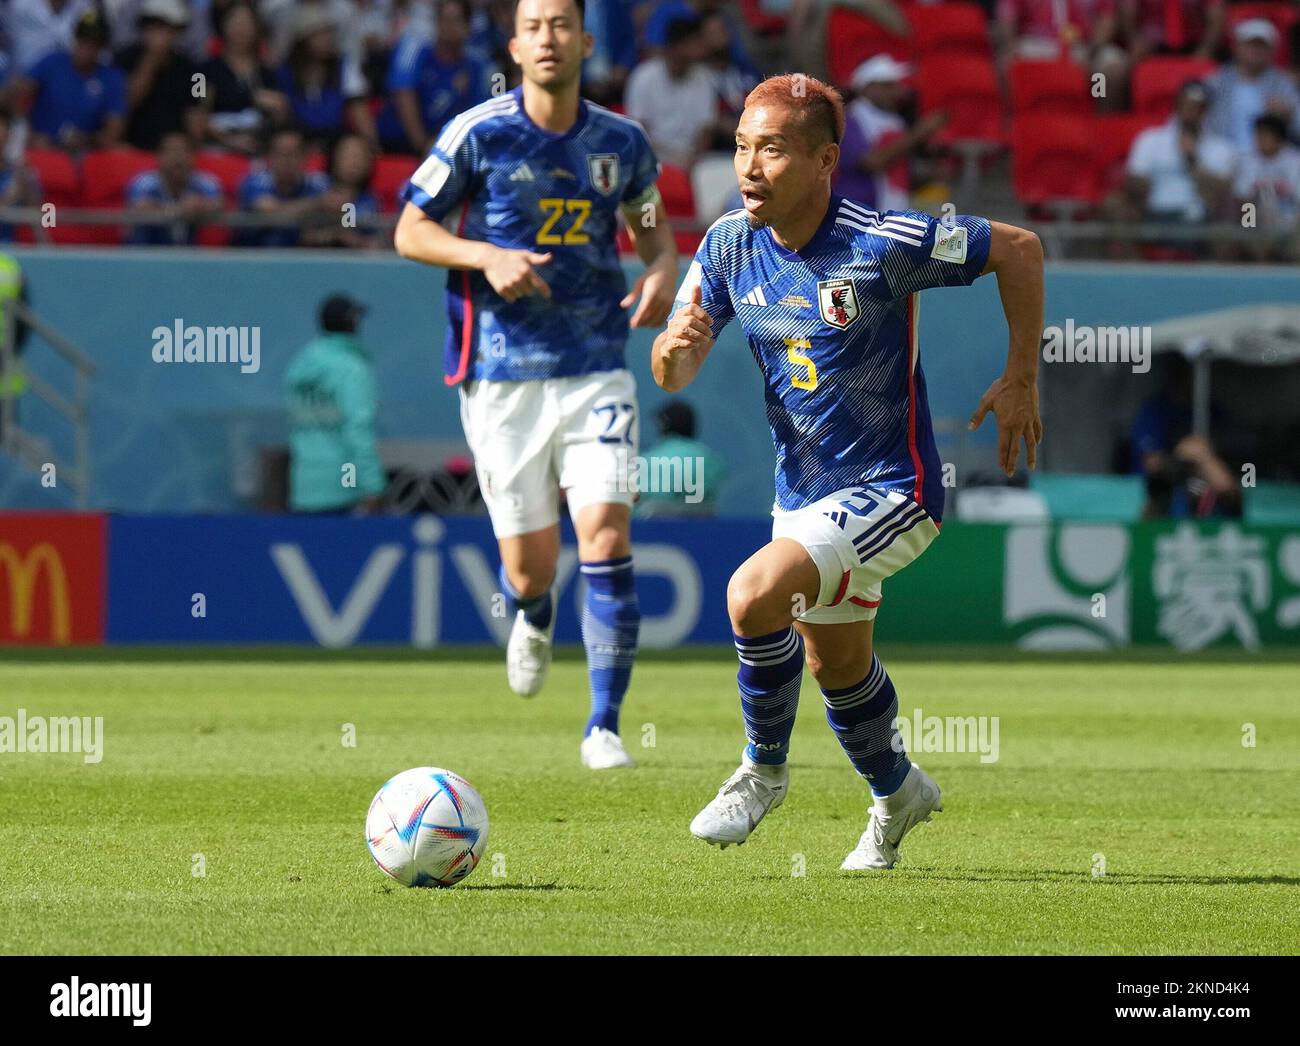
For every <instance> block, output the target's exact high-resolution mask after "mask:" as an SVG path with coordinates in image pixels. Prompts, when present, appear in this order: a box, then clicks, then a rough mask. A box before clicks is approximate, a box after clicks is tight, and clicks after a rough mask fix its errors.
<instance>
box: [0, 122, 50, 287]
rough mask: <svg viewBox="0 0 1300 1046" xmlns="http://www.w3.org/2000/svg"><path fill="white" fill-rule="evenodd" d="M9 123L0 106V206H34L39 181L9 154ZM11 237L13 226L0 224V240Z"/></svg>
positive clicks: (39, 194)
mask: <svg viewBox="0 0 1300 1046" xmlns="http://www.w3.org/2000/svg"><path fill="white" fill-rule="evenodd" d="M11 124H12V117H11V116H10V115H9V110H8V109H5V108H3V107H0V207H36V206H38V205H39V204H40V202H41V182H40V179H39V178H37V177H36V172H35V171H33V170H32V169H31V168H30V167H29V166H27V164H26V163H25V162H24V161H23V160H22V159H21V157H18V158H14V157H11V156H10V155H9V153H10V149H9V130H10V127H11ZM13 238H14V228H13V226H12V225H0V241H3V242H5V243H8V242H10V241H11V240H13ZM0 282H2V281H0Z"/></svg>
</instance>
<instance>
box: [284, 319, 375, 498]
mask: <svg viewBox="0 0 1300 1046" xmlns="http://www.w3.org/2000/svg"><path fill="white" fill-rule="evenodd" d="M365 311H366V310H365V307H364V306H362V305H360V304H358V303H357V302H355V301H353V300H352V299H351V298H349V297H348V296H347V295H344V294H334V295H331V296H330V297H329V298H327V299H325V301H324V302H322V303H321V308H320V334H319V336H318V337H316V338H315V339H314V340H313V341H311V342H310V343H309V344H308V345H307V346H306V347H304V348H303V349H301V350H300V351H299V352H298V353H297V355H295V356H294V357H293V359H292V360H290V362H289V367H288V370H287V371H286V373H285V396H286V401H287V406H288V412H289V427H290V435H289V462H290V463H289V507H290V509H292V510H293V511H294V512H306V513H314V514H319V515H339V514H347V513H353V512H357V511H366V512H373V511H377V510H378V508H379V506H380V495H381V494H382V493H383V491H384V486H385V478H384V470H383V466H382V465H381V464H380V461H379V448H378V441H377V439H376V435H375V425H376V418H377V415H378V409H379V395H378V385H377V382H376V379H375V369H374V364H373V363H372V362H371V357H370V353H369V351H368V350H367V349H366V347H365V345H364V344H363V343H362V341H361V339H360V338H359V337H358V336H357V328H358V326H359V325H360V322H361V317H362V316H363V315H364V314H365Z"/></svg>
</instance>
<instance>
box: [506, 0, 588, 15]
mask: <svg viewBox="0 0 1300 1046" xmlns="http://www.w3.org/2000/svg"><path fill="white" fill-rule="evenodd" d="M573 2H574V3H575V4H576V5H577V7H578V13H579V14H580V15H582V17H583V19H584V20H585V19H586V17H587V0H573ZM520 3H522V0H515V8H514V17H515V19H516V20H518V18H519V5H520Z"/></svg>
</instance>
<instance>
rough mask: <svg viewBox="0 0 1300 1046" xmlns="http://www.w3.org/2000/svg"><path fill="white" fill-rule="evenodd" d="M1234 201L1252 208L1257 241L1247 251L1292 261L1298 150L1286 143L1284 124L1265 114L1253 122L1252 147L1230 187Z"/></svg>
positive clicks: (1299, 218)
mask: <svg viewBox="0 0 1300 1046" xmlns="http://www.w3.org/2000/svg"><path fill="white" fill-rule="evenodd" d="M1233 190H1234V195H1235V196H1236V197H1237V202H1238V203H1239V204H1241V205H1242V206H1243V212H1242V213H1243V215H1245V214H1246V213H1247V212H1246V211H1245V210H1244V205H1246V204H1252V205H1254V214H1253V215H1252V217H1253V219H1254V221H1253V224H1251V225H1248V226H1247V227H1248V228H1255V229H1258V230H1259V231H1260V234H1261V235H1260V240H1259V242H1258V243H1257V244H1254V245H1252V247H1251V249H1250V251H1249V252H1248V253H1249V254H1250V256H1251V257H1253V258H1255V259H1257V260H1259V261H1266V260H1269V259H1274V260H1278V261H1284V260H1291V259H1294V258H1295V256H1296V251H1295V248H1294V247H1293V246H1292V242H1293V240H1294V237H1293V236H1292V235H1291V234H1292V233H1294V232H1295V229H1296V226H1297V224H1300V149H1297V148H1296V147H1295V146H1294V145H1291V144H1290V143H1289V142H1287V140H1286V121H1285V120H1283V119H1282V117H1280V116H1278V115H1277V114H1276V113H1265V114H1264V115H1263V116H1261V117H1259V119H1257V120H1256V121H1255V148H1254V149H1253V150H1251V151H1250V152H1249V153H1247V154H1246V155H1245V156H1243V157H1242V160H1241V167H1240V169H1239V170H1238V172H1237V181H1236V184H1235V185H1234V186H1233Z"/></svg>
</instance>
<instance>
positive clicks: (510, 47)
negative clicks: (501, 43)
mask: <svg viewBox="0 0 1300 1046" xmlns="http://www.w3.org/2000/svg"><path fill="white" fill-rule="evenodd" d="M506 50H507V51H509V52H510V60H511V61H512V62H514V63H515V65H523V62H521V61H520V60H519V38H518V37H517V36H515V35H514V34H513V33H512V34H511V35H510V39H509V40H507V41H506Z"/></svg>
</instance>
